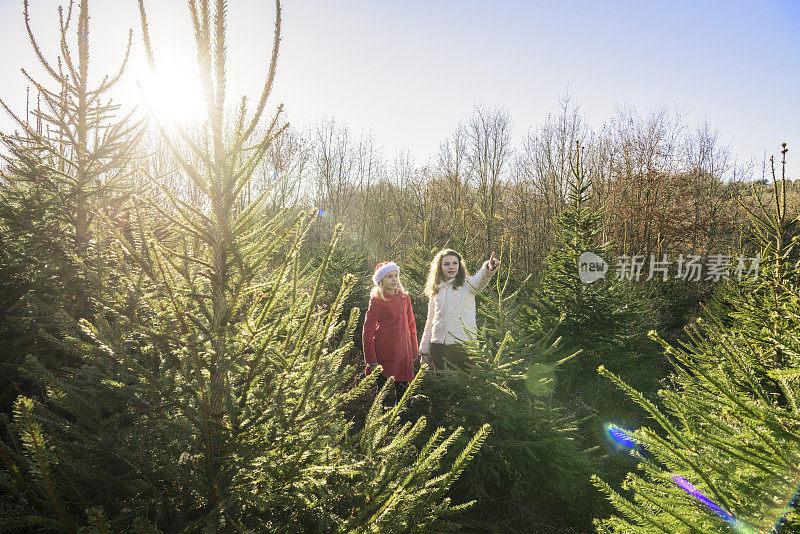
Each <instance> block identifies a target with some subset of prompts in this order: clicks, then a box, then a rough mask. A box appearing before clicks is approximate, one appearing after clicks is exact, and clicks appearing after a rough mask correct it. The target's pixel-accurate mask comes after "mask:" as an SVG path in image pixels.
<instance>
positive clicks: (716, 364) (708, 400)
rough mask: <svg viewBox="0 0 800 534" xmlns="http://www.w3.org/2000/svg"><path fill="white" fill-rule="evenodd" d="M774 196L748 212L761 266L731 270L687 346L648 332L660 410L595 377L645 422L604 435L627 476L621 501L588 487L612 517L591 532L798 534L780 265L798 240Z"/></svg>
mask: <svg viewBox="0 0 800 534" xmlns="http://www.w3.org/2000/svg"><path fill="white" fill-rule="evenodd" d="M784 157H785V148H784ZM773 195H774V196H773V199H772V207H770V206H768V205H765V204H763V203H760V202H759V208H758V211H752V210H749V209H748V211H750V212H751V216H752V218H753V229H754V233H755V237H756V239H757V240H758V242H759V243H760V247H761V257H762V258H763V261H762V262H761V264H760V266H759V269H758V271H757V276H754V274H756V273H752V274H748V273H747V272H745V273H744V274H745V275H746V276H742V279H741V280H739V276H738V274H737V275H735V276H734V273H731V279H730V282H729V283H728V284H727V285H726V288H725V291H724V300H725V306H718V307H716V308H715V311H713V312H712V311H708V312H706V313H705V314H704V316H703V317H701V318H700V319H698V320H697V322H696V323H695V324H693V325H691V327H687V333H688V334H689V336H690V339H689V341H687V342H686V343H682V344H681V345H680V346H673V345H670V344H668V343H666V342H664V341H663V340H661V338H660V337H659V336H658V335H657V334H656V333H654V332H653V333H652V334H651V335H652V337H653V338H654V339H657V340H659V341H660V342H661V343H662V345H663V347H664V349H665V352H666V354H667V356H668V357H669V358H670V360H671V361H672V362H673V364H674V373H673V375H672V377H671V382H670V384H669V386H668V387H666V388H664V389H662V390H660V391H659V397H660V399H661V403H662V405H663V407H658V406H657V405H656V404H655V403H653V402H651V401H650V400H648V399H646V398H644V397H643V396H642V395H641V394H640V393H639V392H637V391H636V390H635V389H634V388H632V387H631V386H629V385H628V384H627V383H625V381H623V380H621V379H620V378H619V377H617V376H616V375H614V374H613V373H611V372H610V371H608V370H606V369H603V368H601V372H602V373H603V374H604V375H606V376H608V377H609V378H610V379H611V380H612V381H613V382H614V383H616V384H617V385H618V386H619V387H620V388H621V389H622V390H624V391H625V392H626V393H627V394H628V396H630V397H631V398H632V399H633V400H634V401H635V402H636V403H637V404H638V405H640V406H641V407H642V408H643V409H644V410H645V411H646V413H647V414H648V415H649V416H650V418H651V419H652V424H651V425H646V426H642V427H640V428H638V429H636V430H627V429H618V430H616V431H615V432H616V433H617V437H618V438H621V439H622V440H623V441H624V442H625V443H626V444H627V446H631V447H632V450H631V454H632V455H633V456H634V457H635V458H637V459H638V469H637V472H636V473H630V474H629V475H628V476H627V478H626V480H625V483H624V484H623V489H624V490H626V492H625V493H620V492H618V491H617V490H615V489H613V488H612V486H611V485H610V484H608V483H607V482H606V481H604V480H602V479H601V478H600V477H595V478H594V481H595V484H596V485H597V486H598V488H600V489H601V490H602V491H603V492H604V493H605V494H606V495H607V496H608V498H609V499H610V501H611V503H612V504H613V505H614V506H615V508H616V510H617V515H615V516H612V517H609V518H605V519H597V520H596V521H595V524H596V527H597V529H598V531H599V532H634V531H635V532H670V533H672V532H697V533H700V532H702V533H707V532H753V533H755V532H778V531H781V532H796V531H798V529H800V521H798V517H797V512H796V502H795V501H794V496H795V491H796V489H797V484H798V480H797V462H798V458H800V426H799V425H800V418H798V416H797V401H796V399H797V396H798V393H800V391H798V386H797V384H798V381H797V379H798V377H800V370H799V369H800V360H798V357H797V355H798V354H800V352H798V348H800V347H798V341H797V331H798V327H799V326H800V298H798V297H799V296H800V295H799V294H798V287H797V285H796V282H795V280H796V276H797V274H798V264H797V262H796V260H794V259H792V258H791V254H792V250H793V249H794V247H795V246H796V245H797V243H796V240H791V241H790V240H789V239H788V238H787V236H789V235H791V232H792V230H793V227H794V226H795V225H796V220H789V219H788V218H787V216H786V181H785V180H784V179H781V180H776V179H775V177H774V173H773ZM743 205H744V204H743ZM748 270H749V269H748ZM719 310H725V312H724V314H723V316H722V317H718V316H717V313H719ZM623 435H624V437H623Z"/></svg>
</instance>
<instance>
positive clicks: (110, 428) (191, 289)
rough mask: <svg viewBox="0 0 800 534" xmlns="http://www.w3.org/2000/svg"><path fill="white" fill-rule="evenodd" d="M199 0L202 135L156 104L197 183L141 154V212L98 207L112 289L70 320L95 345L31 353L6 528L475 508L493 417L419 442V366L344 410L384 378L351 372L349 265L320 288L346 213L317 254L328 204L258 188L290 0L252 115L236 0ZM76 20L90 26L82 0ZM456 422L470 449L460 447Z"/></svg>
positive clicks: (389, 522)
mask: <svg viewBox="0 0 800 534" xmlns="http://www.w3.org/2000/svg"><path fill="white" fill-rule="evenodd" d="M139 5H140V12H141V23H142V30H143V34H144V42H145V48H146V49H147V50H148V57H149V61H150V64H151V66H153V67H157V64H156V56H155V54H154V53H153V51H152V50H151V46H150V38H149V30H148V18H147V14H146V11H145V9H144V5H143V3H142V2H140V4H139ZM189 7H190V13H191V17H192V22H193V24H194V30H195V37H196V45H197V49H198V51H199V52H198V65H199V69H200V78H201V80H202V81H203V86H204V90H205V98H206V104H207V111H208V116H207V121H206V123H205V125H204V127H203V128H201V129H199V130H197V131H196V132H189V131H187V130H186V129H185V128H183V127H181V126H180V125H170V124H166V123H164V122H163V121H161V120H160V118H159V117H158V116H152V117H151V118H152V119H153V124H154V127H155V128H156V129H157V130H158V131H159V132H160V135H161V139H162V141H163V143H164V144H165V145H166V147H167V149H168V151H169V155H170V158H171V162H172V165H173V167H174V169H173V171H172V172H171V174H174V173H177V174H178V175H180V176H181V177H182V178H183V179H185V180H186V181H187V182H188V183H191V184H192V185H193V187H194V188H195V190H196V191H197V195H195V196H193V197H191V198H189V197H187V196H182V195H181V194H180V192H176V191H175V190H173V189H171V188H170V187H169V186H168V184H166V183H165V182H164V180H163V179H162V177H161V176H159V175H157V174H148V173H147V170H146V169H138V170H137V172H140V173H144V177H145V178H146V179H147V182H148V183H149V184H150V185H149V187H143V188H141V190H140V191H139V192H138V194H137V196H136V197H133V198H131V199H130V202H128V203H126V204H125V206H124V208H125V210H126V211H127V213H128V214H129V215H128V217H129V223H130V227H129V228H127V229H126V228H120V226H119V225H118V224H116V222H115V220H114V219H113V218H112V217H111V216H110V215H108V214H105V216H103V217H101V218H100V220H101V221H102V222H103V223H104V226H103V227H104V231H105V232H107V233H108V235H111V236H113V239H112V240H109V242H107V243H105V246H104V248H103V250H102V253H103V256H104V258H106V262H107V265H108V266H109V267H108V269H109V271H108V272H107V273H105V275H104V276H100V275H98V280H99V281H100V282H101V283H102V286H103V290H102V291H100V292H97V293H95V294H93V295H91V298H90V299H89V302H90V307H89V308H88V309H87V310H85V311H84V312H83V313H82V314H79V315H76V316H75V317H73V320H74V322H75V324H76V325H78V327H79V329H78V330H77V331H63V332H61V336H62V337H63V340H64V341H63V344H64V345H66V346H68V347H69V348H70V350H72V351H73V352H74V353H75V354H77V355H78V356H79V358H78V359H77V360H76V361H74V362H69V364H68V365H65V366H63V367H62V368H61V369H58V370H57V371H53V370H51V369H49V368H48V367H47V366H45V365H43V364H42V361H41V360H40V359H38V358H37V357H36V355H35V354H31V355H29V356H28V357H27V358H26V360H25V364H24V366H23V370H24V372H25V373H26V374H27V376H28V377H29V378H30V379H31V380H32V381H34V382H35V383H36V384H38V385H39V386H40V389H41V391H42V395H41V396H40V397H38V398H34V397H32V396H24V395H22V396H19V397H18V398H17V400H16V402H15V405H14V413H13V417H12V418H8V417H3V421H2V426H3V428H4V439H3V441H2V442H0V462H1V465H2V470H0V484H2V485H3V487H4V489H5V490H6V491H7V492H8V494H9V495H10V496H11V501H10V504H8V506H13V507H14V508H15V510H14V513H10V514H4V517H3V521H4V523H3V524H2V525H0V528H2V529H4V530H25V529H31V528H34V529H37V530H55V531H68V532H76V531H78V530H82V529H83V530H86V531H109V530H111V531H127V530H137V531H148V532H153V531H167V532H174V531H178V530H187V531H194V530H205V531H245V530H250V531H253V530H256V531H281V532H309V531H314V532H335V531H353V532H364V531H379V532H411V531H414V530H416V529H422V530H439V529H445V528H447V527H448V525H449V524H448V522H447V518H446V516H447V515H449V514H450V515H451V514H453V513H454V512H456V511H458V510H460V509H461V508H463V506H465V505H466V503H461V504H457V505H454V504H453V503H452V502H451V500H450V498H449V497H448V496H447V491H448V489H449V487H450V486H451V485H452V484H453V482H454V481H455V479H456V478H457V477H458V476H459V475H460V473H461V472H462V470H463V469H464V467H465V465H466V464H467V462H468V461H469V460H470V459H471V458H472V457H473V456H474V454H475V452H476V451H477V450H478V448H479V447H480V446H481V444H482V442H483V440H484V439H485V438H486V436H487V434H488V431H489V428H488V426H487V425H483V426H481V427H480V428H478V429H476V430H475V431H474V432H470V433H469V434H468V435H466V436H465V435H464V431H463V429H459V428H456V429H453V430H450V431H447V432H446V431H444V430H442V429H438V430H435V431H433V432H431V433H430V435H429V436H426V439H422V437H421V436H422V432H423V430H424V429H425V425H426V422H425V419H424V418H420V419H418V420H417V421H415V422H405V423H401V422H400V421H399V420H398V413H399V410H400V409H401V408H402V406H403V405H404V403H405V402H406V401H407V398H408V395H411V394H413V391H414V389H415V388H416V387H417V385H418V384H419V380H418V381H417V382H415V383H414V384H413V385H412V387H411V388H409V393H408V395H407V396H406V397H405V398H403V399H401V400H400V402H399V403H398V405H397V407H395V408H394V409H391V410H386V411H384V410H382V409H381V403H380V402H376V403H375V404H374V405H373V406H372V409H371V411H370V413H369V414H368V416H367V418H366V422H365V424H364V427H363V428H362V429H361V430H360V431H358V432H354V431H352V428H351V425H350V424H349V423H348V422H347V419H346V417H345V415H344V412H343V407H344V406H345V405H346V403H347V402H348V401H349V400H350V399H352V398H354V397H356V396H358V395H362V394H363V393H364V392H365V390H366V389H368V388H369V387H371V386H372V385H373V384H374V380H375V377H376V375H374V374H373V375H372V376H370V377H369V378H367V379H365V380H363V381H362V382H361V383H360V384H359V385H358V386H357V387H356V388H354V389H351V390H347V388H346V383H347V381H348V380H349V377H350V373H347V372H342V362H343V360H344V358H345V356H346V354H347V353H348V352H349V351H351V350H352V346H353V332H354V330H355V326H356V322H357V318H358V316H359V310H358V309H351V310H345V309H344V303H345V302H346V300H347V297H348V294H349V293H350V291H351V290H352V286H353V283H354V280H353V278H352V277H351V276H344V277H343V280H341V284H340V288H339V290H338V292H337V294H336V296H335V297H334V298H333V300H332V302H330V304H329V305H328V306H322V305H321V298H322V297H321V292H322V280H323V278H324V276H325V274H326V273H327V270H328V268H329V265H330V260H331V255H332V253H333V250H334V247H335V244H336V241H337V239H338V236H339V233H340V231H341V230H340V228H337V229H336V231H335V232H334V236H333V239H332V241H331V244H330V246H329V247H328V249H327V250H326V251H325V254H324V256H323V258H322V259H321V261H312V262H307V261H303V260H302V259H301V255H300V251H301V249H302V246H303V240H304V237H305V236H306V235H307V234H308V232H309V229H310V228H311V226H312V225H313V224H314V220H315V217H316V213H315V212H311V213H303V212H299V211H298V210H294V209H291V208H289V209H286V210H284V211H282V212H280V213H278V214H277V215H274V216H269V217H267V216H266V211H265V208H264V206H265V204H266V199H267V198H268V196H269V194H270V191H269V190H266V191H264V192H263V193H262V194H260V195H258V197H257V198H247V197H246V196H245V195H244V193H243V192H244V191H245V189H246V186H247V184H248V182H249V180H250V179H251V176H252V173H253V170H254V169H255V168H256V167H257V165H258V163H259V161H260V160H261V158H263V157H264V154H265V152H266V149H267V147H268V146H269V144H270V142H271V141H272V139H273V138H274V136H275V135H277V134H278V133H279V129H278V128H276V127H275V125H276V124H277V116H278V115H279V114H280V111H281V110H280V108H278V111H277V112H276V114H275V116H274V117H273V118H272V120H271V121H270V126H269V127H267V128H266V131H265V132H262V133H261V134H260V135H258V136H256V135H255V132H256V131H257V125H258V124H259V122H260V119H261V117H262V115H263V113H264V110H265V108H266V103H267V98H268V96H269V94H270V91H271V89H272V84H273V80H274V77H275V69H276V61H277V55H278V43H279V41H280V28H281V19H280V15H281V7H280V4H279V3H276V24H275V34H274V45H273V51H272V60H271V64H270V67H269V70H268V73H267V77H266V81H265V84H264V87H263V90H262V93H261V97H260V99H259V101H258V103H257V105H256V107H255V109H254V111H252V112H248V108H247V105H246V102H245V101H244V100H242V102H241V106H240V107H239V111H238V113H237V115H236V116H235V117H234V120H233V121H228V120H227V118H226V115H227V114H226V112H225V109H226V108H225V95H226V75H225V72H226V70H225V57H226V42H227V36H226V13H227V5H226V3H225V2H222V1H220V2H216V3H215V5H214V6H211V5H210V4H209V2H207V1H202V2H199V3H197V2H194V1H192V2H190V4H189ZM79 20H80V21H83V22H82V26H81V32H80V33H81V36H82V38H83V37H85V38H86V39H88V35H89V30H88V20H89V14H88V2H87V1H86V0H83V1H82V2H81V4H80V8H79ZM87 50H88V48H87ZM70 120H74V119H70ZM63 157H64V158H74V157H75V154H67V155H63ZM70 161H73V160H72V159H71V160H70ZM108 172H110V173H112V174H113V173H114V172H122V170H121V169H116V168H113V167H112V168H111V169H109V170H108ZM78 257H79V258H80V257H83V256H78ZM54 291H55V290H54ZM420 379H421V377H420ZM460 438H465V441H464V442H463V446H461V447H459V449H460V452H459V453H457V454H454V455H453V457H449V458H447V459H446V460H444V457H445V454H446V453H448V452H451V453H452V452H453V447H452V446H453V444H454V443H456V442H457V440H459V439H460Z"/></svg>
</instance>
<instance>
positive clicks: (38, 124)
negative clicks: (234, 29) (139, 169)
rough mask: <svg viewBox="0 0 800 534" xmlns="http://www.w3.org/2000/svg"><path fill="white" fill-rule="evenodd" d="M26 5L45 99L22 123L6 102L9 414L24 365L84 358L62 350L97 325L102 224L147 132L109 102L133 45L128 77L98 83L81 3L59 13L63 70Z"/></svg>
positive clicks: (3, 185)
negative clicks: (85, 327) (32, 358)
mask: <svg viewBox="0 0 800 534" xmlns="http://www.w3.org/2000/svg"><path fill="white" fill-rule="evenodd" d="M23 5H24V9H23V12H24V16H25V24H26V27H27V30H28V35H29V38H30V44H31V45H32V47H33V50H34V52H35V53H36V57H37V58H38V60H39V64H40V66H41V67H42V69H43V71H44V73H45V74H44V78H45V79H44V80H37V79H35V78H34V77H33V76H32V75H30V74H29V73H28V71H27V70H25V69H23V70H22V72H23V74H24V75H25V77H26V78H27V79H28V81H29V82H30V84H31V85H32V86H33V88H34V89H35V92H36V94H38V97H37V105H36V108H35V109H34V110H33V112H32V113H28V112H26V114H25V115H21V114H18V113H15V112H14V111H12V110H11V109H10V108H9V107H8V105H6V103H5V102H3V101H2V100H0V106H2V107H3V108H4V110H5V111H6V112H7V113H8V114H9V115H10V116H11V117H12V119H13V120H14V121H15V122H16V126H17V127H18V130H17V131H16V132H14V133H0V143H2V144H3V146H4V147H5V148H6V150H7V153H6V154H4V155H3V158H4V160H5V162H6V163H7V165H5V166H4V168H3V169H2V171H0V346H2V349H1V350H2V352H3V355H4V359H5V363H6V367H5V368H4V369H3V372H0V376H2V379H0V391H2V392H3V393H2V397H0V409H2V410H3V411H6V410H7V409H8V408H9V407H10V405H11V402H12V401H13V398H14V396H16V394H17V393H18V392H19V391H20V390H22V391H27V389H26V387H25V386H24V385H23V384H21V383H20V378H19V375H18V374H17V372H16V368H17V366H18V365H19V364H20V363H21V361H22V359H23V358H24V357H25V355H27V354H31V353H32V354H36V356H37V357H38V358H39V359H40V361H42V362H45V363H46V365H47V366H48V367H49V368H51V369H56V368H58V367H59V366H60V365H61V364H63V363H64V362H72V363H74V361H75V359H76V358H78V355H77V354H75V353H73V352H71V350H70V348H69V346H67V345H65V344H64V343H63V341H64V335H63V332H64V331H67V332H69V333H71V334H73V335H74V334H76V333H77V332H78V328H77V326H76V324H75V319H80V318H85V317H89V316H90V315H92V314H93V313H94V311H95V308H94V306H93V303H92V297H93V296H94V295H98V294H100V293H102V291H103V284H102V283H101V282H100V280H101V278H103V277H104V276H106V275H107V272H108V270H109V266H108V265H107V263H106V261H105V248H106V247H107V246H108V241H109V239H108V235H107V233H106V232H104V231H103V228H102V226H101V224H100V220H101V219H102V217H104V216H106V217H110V216H115V215H116V214H117V213H118V212H119V210H120V208H121V205H122V203H123V202H124V200H125V198H126V197H127V196H128V194H129V191H128V190H127V189H128V188H127V187H126V176H127V174H128V173H129V172H131V168H132V165H131V163H132V161H133V159H134V156H135V154H134V152H135V146H136V142H137V138H138V136H139V134H140V132H141V125H140V123H138V122H135V121H131V120H130V117H128V116H120V114H119V111H120V107H119V105H117V104H115V103H113V102H112V101H111V99H110V98H109V93H110V92H111V91H112V90H113V88H114V87H115V85H116V84H117V82H118V81H119V79H120V78H121V76H122V75H123V73H124V70H125V65H126V64H127V60H128V52H129V51H130V46H131V40H130V36H129V38H128V43H127V48H126V50H125V53H124V57H123V59H122V64H121V67H120V69H119V71H118V72H117V73H116V74H115V75H113V76H110V77H109V76H106V77H104V78H102V79H101V80H100V81H99V82H93V81H92V79H90V69H89V66H90V57H89V39H88V35H89V17H88V6H87V2H86V1H85V0H84V1H82V2H81V3H80V6H79V9H78V12H77V17H74V16H73V15H74V13H73V4H72V3H70V5H69V8H68V9H67V10H66V12H64V10H62V9H59V19H60V28H59V31H60V45H61V50H62V55H61V56H59V57H58V59H57V61H55V62H54V61H52V60H49V59H47V58H46V57H45V56H44V55H43V53H42V51H41V49H40V48H39V44H38V42H37V40H36V37H35V35H34V33H33V30H32V29H31V26H30V16H29V13H28V2H27V1H25V2H24V4H23ZM76 19H77V20H76ZM73 30H74V32H75V34H76V35H77V39H76V43H77V44H76V45H74V46H73V45H72V40H71V36H72V34H73ZM30 115H32V116H33V121H31V120H30V118H31V117H30Z"/></svg>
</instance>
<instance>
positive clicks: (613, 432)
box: [608, 424, 752, 534]
mask: <svg viewBox="0 0 800 534" xmlns="http://www.w3.org/2000/svg"><path fill="white" fill-rule="evenodd" d="M608 434H609V435H610V436H611V438H612V439H613V440H614V441H616V442H617V443H619V444H621V445H624V446H626V447H630V448H634V447H636V442H634V441H633V440H632V439H631V438H630V436H628V434H627V432H625V431H624V430H622V429H621V428H619V427H616V426H614V425H611V424H609V425H608ZM672 481H673V482H675V484H677V485H678V487H679V488H681V489H682V490H684V491H685V492H687V493H688V494H689V495H691V496H692V497H694V498H695V499H697V500H698V501H700V502H701V503H703V504H704V505H705V506H706V507H707V508H708V509H710V510H712V511H713V512H714V513H716V514H717V515H718V516H720V517H721V518H722V520H723V521H725V522H726V523H728V524H729V525H731V526H732V527H734V528H735V529H736V530H737V532H741V533H742V534H744V533H749V532H752V529H750V528H749V527H748V526H747V525H746V524H745V523H743V522H742V521H740V520H739V519H737V518H736V517H734V516H733V515H731V514H730V513H729V512H727V511H726V510H724V509H723V508H721V507H720V506H719V505H718V504H717V503H715V502H714V501H712V500H711V499H709V498H708V497H706V496H705V495H703V494H702V493H701V492H700V490H698V489H697V488H695V487H694V486H693V485H692V484H691V483H690V482H689V481H688V480H686V479H685V478H683V477H681V476H678V475H672Z"/></svg>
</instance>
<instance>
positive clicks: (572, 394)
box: [532, 146, 656, 409]
mask: <svg viewBox="0 0 800 534" xmlns="http://www.w3.org/2000/svg"><path fill="white" fill-rule="evenodd" d="M583 152H584V149H582V148H581V147H580V146H578V147H577V150H576V151H575V154H576V155H575V157H574V158H573V159H572V161H570V167H571V179H570V180H569V181H568V185H569V192H568V205H567V209H566V210H565V211H564V212H563V213H562V214H561V216H560V217H559V218H558V219H557V220H556V222H555V225H556V234H557V236H558V240H559V242H558V246H557V247H556V248H555V249H554V250H553V251H552V252H551V253H550V255H549V256H548V259H547V261H546V267H545V274H544V276H543V277H542V279H541V280H540V281H539V285H538V288H537V295H536V299H538V302H539V303H540V304H539V303H537V302H533V303H532V305H534V306H536V307H539V308H540V309H541V313H542V314H543V315H546V316H549V317H552V318H557V317H559V316H560V315H561V314H563V315H564V319H563V321H562V322H561V324H560V325H559V326H558V327H557V329H556V332H557V335H559V336H560V337H561V338H562V340H563V347H564V348H565V351H566V352H567V353H572V352H575V351H578V350H580V354H579V355H577V356H576V357H575V358H572V359H571V361H569V362H567V363H566V364H565V365H564V366H563V367H562V369H561V372H560V373H559V386H558V389H559V394H560V396H561V398H562V399H568V398H578V399H580V400H582V401H583V405H584V407H592V409H597V408H600V407H602V406H603V405H604V404H605V403H607V402H608V400H609V399H608V396H607V392H606V391H603V388H602V384H600V380H598V379H596V378H594V377H593V375H594V369H596V368H597V366H598V365H600V364H604V365H607V366H608V367H610V368H612V369H615V370H617V372H621V373H623V374H625V375H626V376H630V375H633V374H636V373H639V372H642V370H643V369H648V368H652V354H653V353H654V352H655V350H654V349H656V346H655V345H654V344H652V342H650V341H649V340H648V339H647V338H646V336H645V328H644V324H645V322H644V318H645V315H646V313H647V307H646V299H644V298H642V297H640V296H638V295H637V294H636V293H635V291H634V289H633V288H632V287H631V286H630V285H628V284H627V283H625V282H618V281H616V280H614V279H613V273H612V272H611V271H610V270H609V272H607V273H606V276H605V279H601V280H597V281H595V282H592V283H584V282H582V281H581V279H580V277H579V274H578V273H579V261H578V260H579V257H580V255H581V254H582V253H583V252H592V253H594V254H597V255H598V256H600V257H601V258H604V259H605V260H606V261H608V262H611V257H612V251H613V249H612V246H611V244H610V243H600V242H598V241H599V239H600V237H601V235H602V232H603V225H604V222H603V221H604V215H603V211H602V210H601V209H596V208H595V207H593V206H591V205H590V200H591V199H590V187H591V185H590V182H589V181H588V175H589V173H590V172H591V168H590V166H589V164H588V163H587V162H586V161H585V159H584V158H582V155H583ZM645 372H647V371H645Z"/></svg>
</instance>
